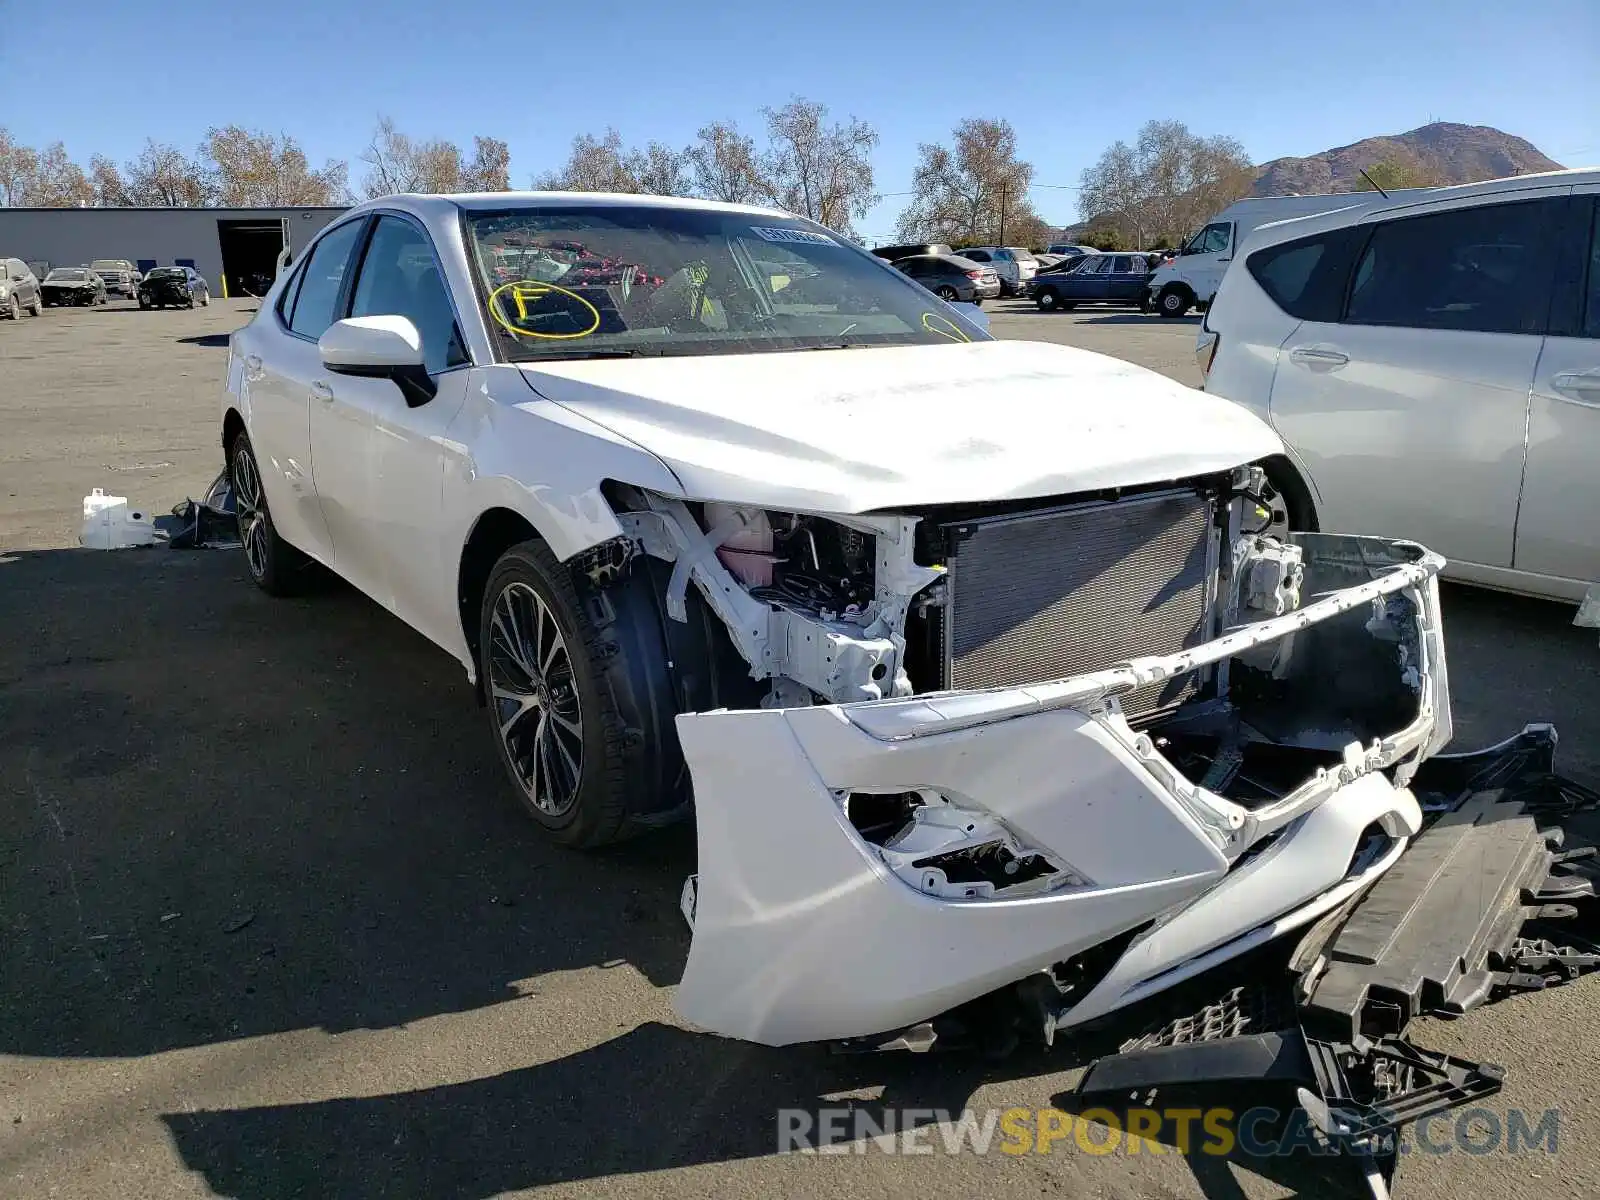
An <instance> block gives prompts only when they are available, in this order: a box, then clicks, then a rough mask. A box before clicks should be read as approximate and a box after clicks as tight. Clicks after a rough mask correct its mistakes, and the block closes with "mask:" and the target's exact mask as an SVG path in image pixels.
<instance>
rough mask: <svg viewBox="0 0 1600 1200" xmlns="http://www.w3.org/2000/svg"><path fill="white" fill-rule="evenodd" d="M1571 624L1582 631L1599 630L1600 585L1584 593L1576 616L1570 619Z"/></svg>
mask: <svg viewBox="0 0 1600 1200" xmlns="http://www.w3.org/2000/svg"><path fill="white" fill-rule="evenodd" d="M1572 623H1573V624H1574V625H1577V626H1580V627H1582V628H1584V629H1600V583H1597V584H1595V585H1594V586H1592V587H1591V588H1590V589H1589V590H1588V591H1587V592H1585V593H1584V596H1583V603H1581V604H1579V605H1578V615H1577V616H1575V617H1573V618H1572Z"/></svg>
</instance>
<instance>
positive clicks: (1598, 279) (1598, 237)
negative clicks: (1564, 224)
mask: <svg viewBox="0 0 1600 1200" xmlns="http://www.w3.org/2000/svg"><path fill="white" fill-rule="evenodd" d="M1590 222H1591V225H1592V228H1591V230H1590V233H1589V262H1588V272H1587V274H1588V286H1587V288H1586V289H1585V291H1586V293H1587V295H1586V296H1585V299H1584V307H1583V336H1584V337H1590V338H1600V203H1597V204H1596V205H1595V207H1594V209H1593V211H1592V212H1591V214H1590Z"/></svg>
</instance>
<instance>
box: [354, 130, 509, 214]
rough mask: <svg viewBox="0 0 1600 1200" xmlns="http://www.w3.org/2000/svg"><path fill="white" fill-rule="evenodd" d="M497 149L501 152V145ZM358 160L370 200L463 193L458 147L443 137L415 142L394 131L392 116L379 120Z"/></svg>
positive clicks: (502, 146)
mask: <svg viewBox="0 0 1600 1200" xmlns="http://www.w3.org/2000/svg"><path fill="white" fill-rule="evenodd" d="M500 146H501V148H502V149H503V148H504V143H500ZM480 149H481V146H480ZM361 161H362V162H364V163H366V164H367V174H366V177H365V178H364V179H363V180H362V181H361V186H362V190H363V191H365V192H366V195H367V198H368V199H369V200H370V199H372V198H374V197H376V196H392V195H394V194H396V193H397V192H459V191H461V190H462V171H463V165H462V160H461V149H460V147H458V146H456V145H455V144H454V143H453V142H447V141H444V140H443V139H442V138H435V139H433V140H432V141H426V142H419V141H416V140H415V139H413V138H411V137H409V136H408V135H406V134H404V133H401V132H400V131H399V130H398V129H397V128H395V123H394V119H393V118H392V117H379V118H378V127H377V129H376V130H374V131H373V134H372V141H371V142H370V143H369V144H368V146H367V148H366V150H364V151H363V152H362V154H361ZM474 190H476V189H474Z"/></svg>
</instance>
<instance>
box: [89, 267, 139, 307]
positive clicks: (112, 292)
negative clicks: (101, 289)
mask: <svg viewBox="0 0 1600 1200" xmlns="http://www.w3.org/2000/svg"><path fill="white" fill-rule="evenodd" d="M95 274H96V275H98V276H100V278H101V279H102V280H103V281H104V282H105V285H106V295H107V297H110V296H125V297H127V298H128V299H130V300H133V299H137V298H138V295H139V283H138V278H137V276H135V275H132V274H130V273H129V272H127V271H124V270H121V269H117V270H112V269H110V268H106V269H104V270H100V269H96V270H95Z"/></svg>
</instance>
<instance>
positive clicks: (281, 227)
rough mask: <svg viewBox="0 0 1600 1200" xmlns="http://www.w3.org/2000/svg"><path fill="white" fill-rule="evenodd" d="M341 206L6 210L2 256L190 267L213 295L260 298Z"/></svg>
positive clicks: (0, 232)
mask: <svg viewBox="0 0 1600 1200" xmlns="http://www.w3.org/2000/svg"><path fill="white" fill-rule="evenodd" d="M344 211H345V210H344V208H343V207H338V208H0V258H20V259H22V260H23V261H24V262H44V263H48V264H49V265H50V266H51V267H80V266H85V265H87V264H88V263H90V262H92V261H93V260H94V259H97V258H126V259H131V260H132V261H133V262H134V263H135V264H137V265H138V267H139V269H140V270H141V271H148V270H150V269H151V268H152V267H158V266H159V267H170V266H190V267H193V268H194V269H195V270H196V271H198V272H199V273H200V274H201V275H203V276H204V277H205V280H206V282H207V283H208V284H210V286H211V294H212V295H214V296H222V295H228V296H246V295H251V296H255V295H260V294H261V292H262V290H264V288H265V287H266V285H269V284H270V283H271V282H272V279H273V276H274V273H275V272H276V271H277V263H278V254H279V252H280V251H281V250H282V249H283V248H284V247H285V246H287V247H288V248H289V253H290V256H291V258H295V257H298V256H299V253H300V251H301V250H302V249H303V248H304V247H305V245H306V243H308V242H309V241H310V240H311V239H312V237H313V236H315V235H316V233H317V231H318V230H320V229H322V228H323V227H324V226H325V225H327V224H328V223H329V222H330V221H332V220H333V219H334V218H335V217H337V216H338V215H339V214H340V213H342V212H344Z"/></svg>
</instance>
